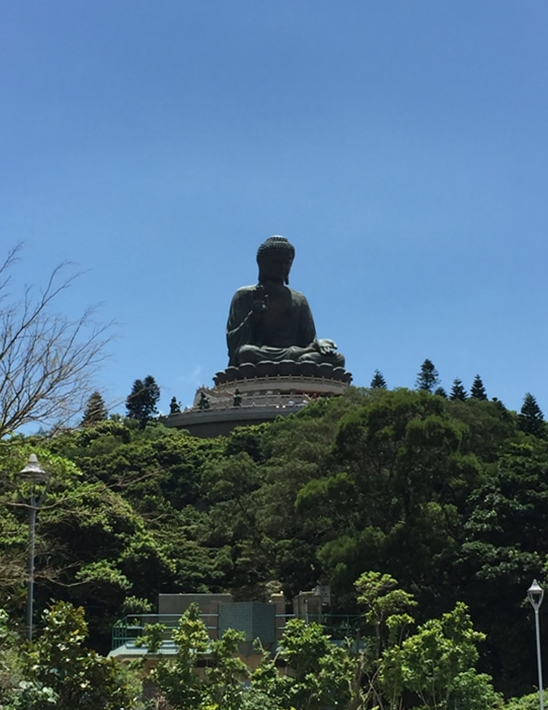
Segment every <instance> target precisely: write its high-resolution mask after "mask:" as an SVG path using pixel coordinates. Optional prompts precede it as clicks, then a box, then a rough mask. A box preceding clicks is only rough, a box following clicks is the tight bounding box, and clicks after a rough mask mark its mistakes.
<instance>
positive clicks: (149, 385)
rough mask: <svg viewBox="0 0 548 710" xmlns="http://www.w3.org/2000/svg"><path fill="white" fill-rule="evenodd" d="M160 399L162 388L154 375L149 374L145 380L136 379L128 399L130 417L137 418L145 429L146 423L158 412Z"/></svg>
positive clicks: (127, 407)
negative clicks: (157, 407)
mask: <svg viewBox="0 0 548 710" xmlns="http://www.w3.org/2000/svg"><path fill="white" fill-rule="evenodd" d="M159 399H160V388H159V387H158V385H157V384H156V380H155V379H154V377H152V375H147V376H146V377H145V379H144V380H135V382H134V383H133V387H132V389H131V393H130V394H129V396H128V398H127V399H126V409H127V415H128V417H129V418H130V419H136V420H137V421H138V422H139V423H140V424H141V428H143V429H144V428H145V426H146V423H147V422H149V421H150V420H151V419H152V418H153V417H154V415H155V414H158V410H157V409H156V405H157V403H158V400H159Z"/></svg>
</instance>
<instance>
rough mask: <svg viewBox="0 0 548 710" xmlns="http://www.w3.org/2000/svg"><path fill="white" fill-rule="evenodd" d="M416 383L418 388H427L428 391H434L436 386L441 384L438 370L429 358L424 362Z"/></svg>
mask: <svg viewBox="0 0 548 710" xmlns="http://www.w3.org/2000/svg"><path fill="white" fill-rule="evenodd" d="M415 384H416V387H417V389H419V390H426V391H427V392H432V390H433V389H434V387H436V385H439V384H440V376H439V374H438V371H437V370H436V368H435V367H434V363H433V362H432V361H431V360H429V359H428V358H426V360H425V361H424V362H423V363H422V365H421V369H420V372H419V374H418V375H417V381H416V383H415Z"/></svg>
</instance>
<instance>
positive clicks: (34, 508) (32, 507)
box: [19, 454, 51, 641]
mask: <svg viewBox="0 0 548 710" xmlns="http://www.w3.org/2000/svg"><path fill="white" fill-rule="evenodd" d="M19 475H20V477H21V479H22V481H23V482H24V483H28V484H29V486H30V495H29V506H28V507H29V560H28V582H27V638H28V640H29V641H32V616H33V607H34V547H35V538H36V515H37V514H38V511H39V510H40V507H41V506H42V503H43V502H44V500H45V498H46V494H47V492H48V485H49V481H50V478H51V475H50V474H49V473H47V472H46V471H44V469H43V468H42V467H41V466H40V463H39V462H38V459H37V458H36V454H31V455H30V456H29V460H28V463H27V465H26V466H25V468H24V469H23V470H22V471H20V472H19ZM40 483H41V484H43V486H42V488H41V490H39V491H38V492H37V490H36V485H37V484H40Z"/></svg>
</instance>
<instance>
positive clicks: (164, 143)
mask: <svg viewBox="0 0 548 710" xmlns="http://www.w3.org/2000/svg"><path fill="white" fill-rule="evenodd" d="M0 34H1V42H0V65H1V72H0V155H1V161H2V170H1V171H0V200H1V205H2V207H1V210H0V233H1V235H2V248H3V249H4V250H7V249H8V247H9V246H10V245H14V244H16V243H18V242H20V241H23V242H24V243H25V248H24V251H23V255H22V259H21V261H20V263H19V265H18V268H17V273H16V276H17V279H16V282H17V283H19V284H21V286H22V285H23V283H29V284H35V285H37V286H39V285H40V284H43V283H44V281H45V279H46V277H47V275H48V273H49V271H50V270H51V269H52V268H53V267H54V266H55V265H56V264H57V263H59V262H60V261H64V260H70V261H72V262H74V263H75V264H77V265H78V266H77V267H76V268H80V269H82V270H84V272H85V273H84V274H83V275H82V276H81V277H80V278H79V279H78V281H77V282H76V283H75V284H74V286H73V287H72V288H71V290H70V292H69V293H67V294H65V295H63V296H62V297H61V298H60V299H59V301H58V302H57V307H58V309H59V310H60V311H62V312H64V313H67V314H68V315H71V316H72V315H76V314H78V313H79V312H80V311H81V310H82V309H83V308H85V307H86V306H88V305H90V304H96V303H100V304H101V306H100V309H99V318H100V319H101V320H103V321H110V320H115V321H116V322H117V325H116V327H115V336H116V337H115V339H114V340H113V342H112V344H111V346H110V358H109V360H108V362H107V363H106V364H105V365H104V367H103V369H102V371H101V373H100V375H99V377H98V379H97V386H98V388H99V389H100V390H101V391H102V392H103V394H104V397H105V400H106V401H107V402H108V403H109V404H110V405H111V407H112V409H113V410H117V411H120V412H123V410H124V407H123V402H124V400H125V397H126V396H127V394H128V393H129V391H130V389H131V385H132V383H133V381H134V380H135V379H136V378H143V377H145V376H146V375H148V374H151V375H153V376H154V377H155V378H156V380H157V382H158V383H159V385H160V387H161V390H162V399H161V408H162V409H163V410H164V411H166V410H167V409H168V402H169V399H170V398H171V397H172V396H173V395H176V396H177V398H178V399H180V400H181V401H182V403H183V404H184V405H189V404H191V402H192V398H193V396H194V392H195V390H196V388H197V387H198V386H200V385H202V384H205V385H211V384H212V380H211V378H212V376H213V375H214V374H215V372H216V371H217V370H221V369H224V367H225V366H226V364H227V356H226V344H225V335H224V331H225V324H226V318H227V314H228V307H229V303H230V299H231V296H232V294H233V292H234V291H235V290H236V288H237V287H239V286H241V285H244V284H251V283H254V282H255V280H256V276H257V269H256V264H255V253H256V249H257V247H258V245H259V244H260V243H261V242H262V241H264V239H266V238H267V237H268V236H270V235H271V234H282V235H284V236H286V237H287V238H288V239H290V240H291V241H292V242H293V244H294V245H295V247H296V252H297V255H296V259H295V263H294V267H293V271H292V275H291V285H292V287H293V288H296V289H297V290H299V291H302V292H303V293H304V294H305V295H306V296H307V298H308V300H309V302H310V305H311V307H312V310H313V313H314V317H315V320H316V327H317V330H318V335H319V336H320V337H330V338H333V339H334V340H335V341H336V342H337V343H338V345H339V349H340V350H341V352H342V353H343V354H344V355H345V356H346V359H347V367H348V369H349V370H350V371H351V372H352V373H353V374H354V383H355V384H357V385H364V386H366V385H368V384H369V382H370V381H371V377H372V375H373V371H374V370H375V369H376V368H379V369H380V370H381V371H382V373H383V374H384V376H385V378H386V380H387V382H388V385H389V386H390V387H398V386H403V387H412V386H413V385H414V382H415V378H416V374H417V372H418V370H419V368H420V365H421V363H422V362H423V360H424V359H425V358H429V359H431V360H432V361H433V362H434V364H435V365H436V367H437V369H438V370H439V372H440V376H441V378H442V384H443V385H444V386H445V388H446V389H448V390H449V389H450V387H451V384H452V381H453V379H454V378H456V377H459V378H460V379H462V380H463V382H464V384H465V386H466V387H469V386H470V384H471V382H472V380H473V378H474V375H475V374H476V373H479V374H480V375H481V377H482V379H483V382H484V384H485V387H486V389H487V392H488V395H489V396H496V397H498V398H499V399H501V400H502V401H503V402H504V403H505V404H506V405H507V406H508V407H510V408H513V409H519V408H520V406H521V402H522V399H523V396H524V394H525V393H526V392H532V393H533V394H534V395H535V396H536V397H537V400H538V402H539V405H540V406H541V408H543V410H544V411H545V413H546V414H548V382H547V379H546V363H547V360H548V358H547V355H548V335H547V329H546V326H545V321H546V306H547V301H548V280H547V277H546V271H547V265H548V259H547V258H546V257H547V251H548V246H547V240H546V231H547V229H546V228H547V222H548V220H547V216H548V200H547V196H548V145H547V129H548V90H547V89H548V67H547V59H548V42H547V41H546V37H547V36H548V4H546V2H545V1H544V0H521V1H520V2H517V1H513V2H508V1H507V0H482V1H481V2H477V0H459V1H458V2H449V1H447V2H445V1H443V0H415V1H411V0H406V1H404V0H400V1H397V0H382V2H381V0H375V1H373V0H345V1H343V2H341V3H335V2H333V0H330V1H326V0H276V2H274V1H270V0H264V1H258V0H204V1H203V2H197V1H196V2H194V1H191V0H154V2H153V1H152V0H147V1H146V2H144V1H142V0H93V2H85V1H84V0H53V1H52V2H43V0H34V1H32V0H18V1H17V2H13V1H12V0H0Z"/></svg>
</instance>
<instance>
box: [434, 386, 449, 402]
mask: <svg viewBox="0 0 548 710" xmlns="http://www.w3.org/2000/svg"><path fill="white" fill-rule="evenodd" d="M434 394H436V395H437V396H438V397H443V398H444V399H447V392H446V391H445V390H444V389H443V387H436V389H435V390H434Z"/></svg>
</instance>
